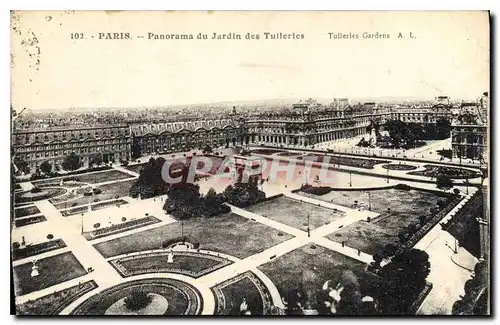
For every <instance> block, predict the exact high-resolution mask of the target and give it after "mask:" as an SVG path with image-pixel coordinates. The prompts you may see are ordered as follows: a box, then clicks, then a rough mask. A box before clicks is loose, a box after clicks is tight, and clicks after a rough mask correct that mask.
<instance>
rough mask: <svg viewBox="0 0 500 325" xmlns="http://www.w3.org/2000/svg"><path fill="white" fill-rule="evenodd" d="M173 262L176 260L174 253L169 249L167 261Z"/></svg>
mask: <svg viewBox="0 0 500 325" xmlns="http://www.w3.org/2000/svg"><path fill="white" fill-rule="evenodd" d="M173 262H174V253H173V252H172V251H169V252H168V255H167V263H173Z"/></svg>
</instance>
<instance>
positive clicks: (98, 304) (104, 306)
mask: <svg viewBox="0 0 500 325" xmlns="http://www.w3.org/2000/svg"><path fill="white" fill-rule="evenodd" d="M202 310H203V299H202V297H201V294H200V292H199V291H198V290H197V289H196V288H195V287H193V286H192V285H190V284H188V283H186V282H183V281H180V280H175V279H167V278H151V279H143V280H134V281H130V282H125V283H121V284H118V285H116V286H113V287H111V288H109V289H106V290H104V291H102V292H100V293H99V294H97V295H94V296H92V297H90V298H89V299H87V300H86V301H84V302H83V303H82V304H80V305H79V306H77V307H76V308H75V309H74V310H73V311H72V312H71V314H72V315H85V316H89V315H198V314H200V313H201V311H202Z"/></svg>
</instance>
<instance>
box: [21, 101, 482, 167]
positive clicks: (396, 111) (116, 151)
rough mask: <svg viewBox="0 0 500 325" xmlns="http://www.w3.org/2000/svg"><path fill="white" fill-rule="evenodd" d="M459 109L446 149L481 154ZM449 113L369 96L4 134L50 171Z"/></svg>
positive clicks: (290, 140) (325, 136)
mask: <svg viewBox="0 0 500 325" xmlns="http://www.w3.org/2000/svg"><path fill="white" fill-rule="evenodd" d="M481 103H482V104H480V105H482V106H481V107H482V110H483V111H484V110H487V109H486V108H485V105H488V104H487V102H486V101H485V100H484V99H483V101H482V102H481ZM464 112H465V111H464V110H462V114H461V116H462V120H461V122H459V123H455V125H454V129H453V132H452V139H453V153H454V155H455V156H457V155H460V154H463V155H465V156H473V157H475V158H478V157H481V156H482V155H483V154H484V150H485V148H486V126H484V123H483V124H482V126H481V125H478V124H477V123H476V124H470V123H472V122H470V121H469V120H467V116H468V115H467V114H465V113H464ZM453 117H454V115H453V106H452V105H451V104H450V103H449V98H448V97H440V98H439V99H436V101H435V102H433V103H431V104H429V103H427V104H424V105H405V106H398V105H383V104H382V105H380V104H376V103H372V102H367V103H364V104H356V105H351V104H350V103H349V100H348V99H346V98H339V99H334V100H333V102H332V103H331V104H329V105H326V106H325V105H321V104H319V103H318V102H316V101H314V100H312V99H311V100H308V101H305V102H300V103H297V104H294V105H292V106H291V107H290V108H286V109H285V110H284V111H281V112H279V113H274V114H261V115H258V116H244V115H243V114H236V111H235V110H233V113H232V114H229V115H228V116H227V117H224V118H219V119H206V120H197V121H176V122H162V123H155V122H150V123H126V124H113V125H89V126H85V125H71V126H61V127H50V128H33V129H32V128H18V129H14V131H13V133H12V149H13V153H14V154H15V157H16V159H18V160H22V161H25V162H26V163H27V164H28V167H29V169H30V170H31V172H32V171H33V170H36V169H37V168H38V167H39V166H40V164H41V163H43V162H44V161H48V162H49V163H51V164H52V165H53V166H54V168H55V169H58V168H59V167H60V165H61V163H62V161H63V160H64V158H65V157H66V156H67V155H69V154H70V153H72V152H74V153H75V154H77V155H78V156H79V157H80V158H81V160H82V163H83V164H88V163H89V161H90V160H91V159H92V157H93V156H95V155H101V157H102V160H103V161H105V162H106V161H112V162H119V161H122V160H130V159H132V158H133V156H138V155H139V156H144V155H154V154H165V153H172V152H179V151H185V150H190V149H193V148H199V149H202V148H204V147H205V146H207V145H210V146H211V147H220V146H230V145H233V146H234V145H243V144H246V145H261V144H264V145H272V146H283V147H286V146H297V147H313V146H314V145H316V144H319V143H322V142H327V141H335V140H339V139H349V138H353V137H356V136H362V135H365V134H366V135H368V134H369V130H370V128H371V126H373V125H374V124H379V125H382V124H383V123H384V122H385V121H387V120H391V119H397V120H401V121H403V122H407V123H422V124H429V123H436V121H437V120H438V119H441V118H446V119H452V118H453ZM468 121H469V122H468ZM481 121H483V119H482V120H481ZM476 122H477V120H476ZM464 139H465V140H464ZM464 141H465V142H464Z"/></svg>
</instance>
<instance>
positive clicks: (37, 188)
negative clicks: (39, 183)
mask: <svg viewBox="0 0 500 325" xmlns="http://www.w3.org/2000/svg"><path fill="white" fill-rule="evenodd" d="M41 191H42V189H41V188H39V187H36V186H35V187H33V188H32V189H31V191H30V192H31V193H40V192H41Z"/></svg>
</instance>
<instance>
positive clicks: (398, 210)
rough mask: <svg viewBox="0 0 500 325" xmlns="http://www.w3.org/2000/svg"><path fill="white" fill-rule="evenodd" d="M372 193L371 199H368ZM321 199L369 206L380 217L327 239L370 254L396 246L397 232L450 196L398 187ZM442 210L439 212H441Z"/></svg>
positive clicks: (347, 228)
mask: <svg viewBox="0 0 500 325" xmlns="http://www.w3.org/2000/svg"><path fill="white" fill-rule="evenodd" d="M368 193H370V198H368ZM300 194H302V195H306V196H310V197H314V198H316V199H319V200H324V201H327V202H332V203H335V204H339V205H343V206H347V207H356V204H357V205H358V206H359V205H362V206H364V207H368V206H369V205H371V210H372V211H374V212H377V213H380V214H381V215H380V216H379V217H377V218H375V219H373V220H371V221H370V222H367V221H358V222H356V223H353V224H351V225H349V226H346V227H344V228H342V229H340V230H338V231H336V232H335V233H333V234H330V235H329V236H328V237H327V238H329V239H331V240H334V241H336V242H342V241H344V242H345V243H346V245H347V246H349V247H352V248H356V249H359V250H361V251H363V252H365V253H368V254H374V253H375V252H379V251H380V250H382V248H383V247H384V246H385V245H387V244H389V243H391V244H397V242H398V237H397V236H398V233H399V232H401V231H404V230H405V229H406V228H407V227H408V225H410V224H415V223H418V222H419V216H421V215H425V216H427V217H429V216H430V214H431V213H430V209H431V208H437V207H436V205H437V202H438V200H447V199H448V198H449V197H450V195H449V194H445V193H443V194H442V195H438V194H435V193H431V192H426V191H420V190H416V189H410V190H408V191H407V190H401V189H395V188H385V189H376V190H370V191H369V192H368V191H362V190H360V191H335V190H334V191H331V192H329V193H327V194H324V195H312V194H305V193H300ZM439 210H440V209H438V211H439Z"/></svg>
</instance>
